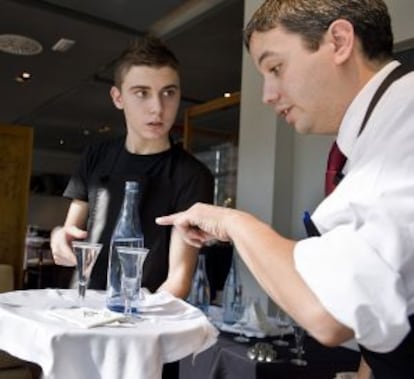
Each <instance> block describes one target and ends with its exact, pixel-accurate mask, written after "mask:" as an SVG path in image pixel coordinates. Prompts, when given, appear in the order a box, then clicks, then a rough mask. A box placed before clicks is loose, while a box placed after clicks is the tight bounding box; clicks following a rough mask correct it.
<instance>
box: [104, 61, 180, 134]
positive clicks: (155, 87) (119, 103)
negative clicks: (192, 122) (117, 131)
mask: <svg viewBox="0 0 414 379" xmlns="http://www.w3.org/2000/svg"><path fill="white" fill-rule="evenodd" d="M111 96H112V99H113V101H114V104H115V106H116V107H117V108H118V109H122V110H123V111H124V114H125V119H126V125H127V129H128V134H129V137H130V138H134V139H138V140H140V141H154V140H159V139H167V138H168V133H169V131H170V129H171V127H172V126H173V124H174V121H175V117H176V115H177V110H178V106H179V103H180V83H179V77H178V73H177V72H176V71H175V70H173V69H172V68H170V67H168V66H165V67H161V68H155V67H149V66H133V67H132V68H131V69H130V70H129V71H128V72H127V74H126V75H125V77H124V80H123V82H122V85H121V89H120V90H119V89H118V88H116V87H113V88H112V90H111Z"/></svg>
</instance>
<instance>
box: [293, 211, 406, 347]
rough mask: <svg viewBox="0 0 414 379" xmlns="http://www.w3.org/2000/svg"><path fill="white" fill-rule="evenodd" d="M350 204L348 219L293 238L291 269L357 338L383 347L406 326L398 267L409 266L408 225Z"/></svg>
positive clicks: (392, 342) (367, 344) (400, 335)
mask: <svg viewBox="0 0 414 379" xmlns="http://www.w3.org/2000/svg"><path fill="white" fill-rule="evenodd" d="M350 208H351V210H349V212H352V217H349V220H350V221H349V222H345V223H343V224H342V225H339V226H338V227H336V228H333V229H332V230H331V231H328V232H327V233H325V234H323V236H322V237H315V238H309V239H306V240H303V241H300V242H299V243H297V245H296V247H295V251H294V258H295V265H296V269H297V271H298V272H299V273H300V275H301V276H302V278H303V279H304V281H305V282H306V283H307V285H308V286H309V287H310V289H311V290H312V291H313V292H314V293H315V294H316V296H317V297H318V299H319V300H320V301H321V303H322V304H323V306H324V307H325V308H326V310H327V311H328V312H330V313H331V315H332V316H333V317H334V318H336V319H337V320H338V321H340V322H341V323H343V324H344V325H346V326H347V327H349V328H351V329H352V330H353V331H354V333H355V338H356V340H357V341H358V343H360V344H362V345H363V346H365V347H366V348H368V349H370V350H372V351H377V352H388V351H391V350H393V349H394V348H395V347H397V346H398V344H399V343H400V342H401V341H402V340H403V338H404V337H405V335H406V334H407V333H408V331H409V330H410V326H409V323H408V319H407V313H408V310H407V304H408V302H409V297H410V294H409V293H408V292H409V291H408V289H407V287H406V283H405V281H404V278H403V277H402V272H403V271H404V269H405V270H408V269H409V267H411V269H414V266H413V262H412V258H411V255H412V254H411V248H410V247H409V246H408V245H409V244H410V243H411V242H412V227H410V226H404V225H401V223H399V222H398V221H397V220H396V219H395V218H394V217H393V216H392V215H390V214H388V213H386V212H385V211H384V208H382V211H381V212H378V211H376V210H375V208H374V210H372V209H371V210H367V209H362V208H364V207H358V206H353V207H350ZM385 209H386V208H385ZM359 214H364V219H362V218H360V217H359ZM411 246H413V245H411ZM405 265H408V267H404V266H405Z"/></svg>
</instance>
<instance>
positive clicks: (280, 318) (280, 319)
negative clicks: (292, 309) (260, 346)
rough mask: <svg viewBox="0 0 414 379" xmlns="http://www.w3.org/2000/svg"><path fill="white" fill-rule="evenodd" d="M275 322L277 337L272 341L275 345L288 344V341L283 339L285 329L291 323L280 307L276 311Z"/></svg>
mask: <svg viewBox="0 0 414 379" xmlns="http://www.w3.org/2000/svg"><path fill="white" fill-rule="evenodd" d="M276 323H277V326H278V327H279V337H278V338H276V339H275V340H273V341H272V343H273V344H274V345H276V346H288V345H289V342H288V341H286V340H285V334H286V329H287V328H288V327H289V326H290V325H291V319H290V317H289V316H288V315H287V314H286V312H284V311H283V310H282V309H281V308H278V310H277V313H276Z"/></svg>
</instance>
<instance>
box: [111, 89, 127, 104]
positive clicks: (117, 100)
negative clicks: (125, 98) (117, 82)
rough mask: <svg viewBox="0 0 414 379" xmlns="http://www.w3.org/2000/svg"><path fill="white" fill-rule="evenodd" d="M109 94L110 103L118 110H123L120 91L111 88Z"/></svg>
mask: <svg viewBox="0 0 414 379" xmlns="http://www.w3.org/2000/svg"><path fill="white" fill-rule="evenodd" d="M109 94H110V95H111V98H112V102H113V103H114V105H115V106H116V107H117V108H118V109H124V104H123V102H122V94H121V91H120V90H119V89H118V88H117V87H115V86H112V87H111V90H110V91H109Z"/></svg>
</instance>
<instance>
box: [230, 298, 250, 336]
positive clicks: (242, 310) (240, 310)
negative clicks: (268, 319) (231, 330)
mask: <svg viewBox="0 0 414 379" xmlns="http://www.w3.org/2000/svg"><path fill="white" fill-rule="evenodd" d="M246 310H247V312H246ZM233 312H234V315H235V317H236V319H237V322H236V325H239V335H237V336H236V337H234V338H233V340H234V341H236V342H241V343H246V342H249V341H250V338H249V337H246V336H244V327H245V325H246V324H247V322H248V321H249V320H248V307H247V305H246V304H244V303H243V302H238V303H235V304H233Z"/></svg>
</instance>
